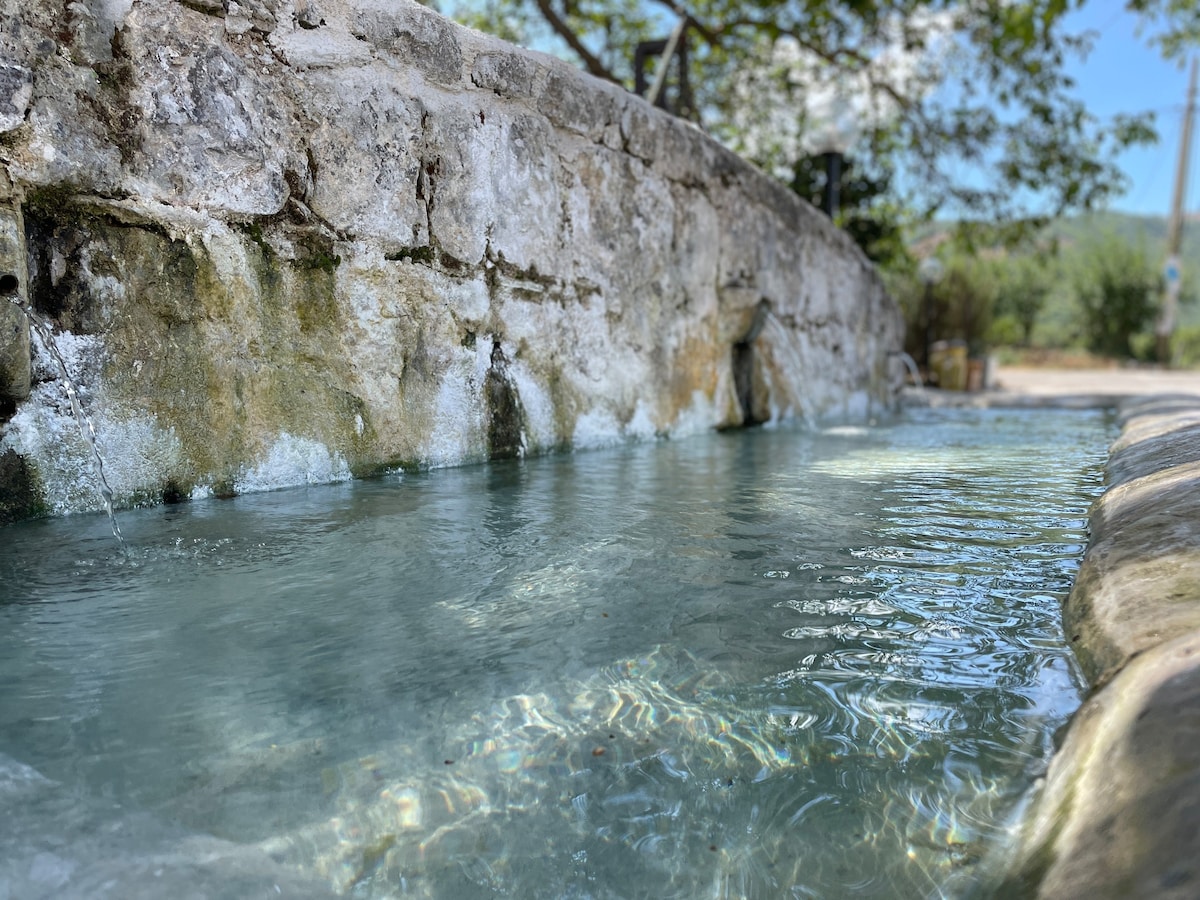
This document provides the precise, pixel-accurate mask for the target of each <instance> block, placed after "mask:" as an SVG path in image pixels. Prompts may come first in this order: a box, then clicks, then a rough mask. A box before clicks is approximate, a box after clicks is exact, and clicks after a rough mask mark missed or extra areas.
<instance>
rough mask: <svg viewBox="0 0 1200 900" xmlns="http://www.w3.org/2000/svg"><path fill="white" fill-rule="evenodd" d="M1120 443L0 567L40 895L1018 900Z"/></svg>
mask: <svg viewBox="0 0 1200 900" xmlns="http://www.w3.org/2000/svg"><path fill="white" fill-rule="evenodd" d="M1111 437H1112V432H1111V426H1110V424H1109V422H1108V420H1107V419H1106V418H1105V417H1104V416H1103V415H1102V414H1099V413H1077V412H1061V411H1056V412H1021V413H1009V412H996V411H972V412H964V411H955V412H937V411H916V412H912V413H909V414H908V415H907V416H906V418H905V419H903V420H901V421H899V422H897V423H895V424H892V425H884V426H880V427H878V428H874V429H870V430H866V429H849V428H848V429H831V430H829V431H826V432H824V433H821V434H813V433H809V432H803V431H789V430H778V431H758V432H750V433H741V434H726V435H712V436H708V437H701V438H697V439H693V440H687V441H679V442H661V443H657V444H653V445H643V446H638V447H633V448H621V449H615V450H610V451H598V452H593V453H587V454H581V455H577V456H564V457H554V458H546V459H537V460H529V461H525V462H523V463H512V464H504V465H493V466H486V467H477V468H472V469H461V470H446V471H438V472H432V473H428V474H421V475H408V476H404V477H403V478H394V479H384V480H380V481H375V482H365V483H353V484H346V485H341V486H333V487H321V488H312V489H308V490H294V491H281V492H278V493H273V494H266V495H258V496H244V497H240V498H238V499H236V500H232V501H224V502H222V501H205V502H197V503H192V504H187V505H183V506H178V507H164V508H159V509H152V510H145V511H140V512H136V513H126V514H125V515H124V516H123V518H122V527H123V529H124V531H125V533H126V536H127V539H128V541H129V545H130V550H129V554H128V556H127V557H123V556H122V555H121V554H120V553H119V552H117V550H116V549H115V547H114V546H113V542H112V537H111V535H110V534H109V531H108V525H107V522H106V521H104V520H103V519H100V518H95V517H79V518H75V519H70V520H57V521H47V522H40V523H33V524H26V525H21V526H12V527H8V528H3V529H0V805H2V806H3V807H4V809H5V813H6V814H5V815H3V816H0V896H12V897H21V898H36V897H88V898H91V897H101V896H109V897H121V898H130V897H147V898H149V897H167V896H170V897H183V896H208V897H229V898H243V897H258V896H264V897H266V896H271V897H275V896H280V895H284V896H291V897H301V896H303V897H309V896H314V897H315V896H325V895H328V894H329V893H331V892H336V893H342V894H348V895H350V896H354V897H391V896H413V897H436V898H477V897H479V898H486V897H499V896H505V897H516V898H538V897H545V898H566V897H577V898H584V897H594V898H675V897H678V898H699V897H754V898H780V897H827V898H841V897H848V896H856V897H886V898H903V897H927V896H966V895H970V894H975V893H979V892H980V891H982V892H983V893H986V884H987V876H988V872H989V871H990V860H991V859H992V858H993V855H994V851H995V849H996V848H997V847H1000V848H1002V847H1003V846H1004V844H1005V841H1007V840H1008V835H1009V826H1010V824H1011V820H1012V817H1013V815H1014V813H1015V812H1016V810H1017V808H1018V806H1019V803H1020V801H1021V798H1022V795H1023V794H1024V793H1025V792H1026V791H1027V790H1028V788H1029V786H1030V784H1031V783H1032V780H1033V779H1034V778H1035V777H1036V775H1037V774H1038V773H1039V772H1040V771H1041V770H1042V768H1043V767H1044V765H1045V761H1046V759H1047V756H1048V754H1049V752H1050V746H1051V736H1052V734H1053V732H1054V730H1055V729H1056V728H1058V727H1059V726H1060V725H1061V724H1062V723H1063V722H1064V721H1065V720H1066V718H1067V716H1068V715H1069V714H1070V712H1071V711H1072V710H1073V709H1074V708H1075V707H1076V705H1077V704H1078V702H1079V698H1080V689H1081V682H1080V680H1079V678H1078V676H1077V674H1076V672H1075V669H1074V666H1073V663H1072V661H1071V659H1070V655H1069V652H1068V650H1067V649H1066V648H1065V646H1064V642H1063V636H1062V634H1061V631H1060V619H1059V604H1060V602H1061V599H1062V598H1063V596H1064V595H1065V593H1066V591H1067V590H1068V589H1069V587H1070V583H1071V579H1072V577H1073V575H1074V572H1075V569H1076V566H1077V564H1078V560H1079V557H1080V555H1081V553H1082V550H1083V546H1084V542H1085V522H1086V513H1087V508H1088V505H1089V504H1090V502H1091V500H1092V499H1094V498H1095V496H1096V495H1097V494H1098V493H1099V490H1100V486H1101V466H1102V463H1103V459H1104V452H1105V447H1106V446H1107V443H1108V441H1109V440H1110V438H1111ZM6 891H7V894H6ZM189 892H191V893H189Z"/></svg>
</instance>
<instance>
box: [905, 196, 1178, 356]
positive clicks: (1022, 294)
mask: <svg viewBox="0 0 1200 900" xmlns="http://www.w3.org/2000/svg"><path fill="white" fill-rule="evenodd" d="M1189 245H1192V246H1197V247H1200V233H1191V232H1188V231H1187V230H1186V229H1185V245H1184V254H1183V256H1184V259H1185V260H1186V259H1189V258H1192V259H1194V258H1197V257H1196V256H1195V255H1194V252H1193V254H1189V252H1188V249H1187V248H1188V246H1189ZM910 249H912V250H913V251H914V252H915V253H917V254H918V255H921V256H925V255H936V256H937V257H938V258H939V259H940V260H941V261H942V263H943V264H944V266H945V275H944V276H943V277H942V278H941V279H940V280H939V281H938V283H937V284H935V285H933V286H932V287H931V289H930V293H931V300H932V304H931V306H932V310H933V328H932V332H933V333H932V339H933V340H943V339H962V340H966V341H967V342H968V345H969V347H970V349H971V351H972V352H973V353H981V352H985V351H986V352H999V353H1001V354H1002V355H1003V356H1005V357H1007V358H1010V359H1026V360H1029V359H1033V360H1037V359H1041V358H1047V357H1051V356H1055V355H1057V356H1059V357H1062V356H1063V355H1073V356H1076V357H1078V358H1080V359H1082V360H1091V361H1096V359H1097V358H1103V359H1111V360H1136V361H1144V362H1149V361H1152V360H1153V358H1154V349H1155V348H1154V334H1153V330H1154V323H1155V318H1156V315H1157V311H1158V307H1159V303H1160V302H1161V298H1162V292H1163V283H1162V275H1161V272H1162V265H1163V260H1164V258H1165V255H1166V221H1165V219H1162V218H1155V217H1138V216H1127V215H1121V214H1119V213H1103V214H1096V215H1092V216H1083V217H1077V218H1071V219H1063V220H1059V221H1055V222H1053V223H1051V225H1050V226H1048V227H1047V228H1046V229H1044V230H1043V231H1042V232H1041V233H1040V234H1039V235H1038V236H1037V238H1036V239H1035V240H1033V241H1031V242H1029V243H1028V244H1025V245H1023V247H1021V248H1013V247H1011V246H1006V245H1004V244H1003V243H1001V242H994V243H990V244H984V243H977V242H964V241H963V240H962V239H961V234H960V233H959V232H958V231H956V230H954V229H952V228H950V227H947V228H945V229H944V230H942V231H934V230H931V229H925V231H924V234H923V236H922V239H921V241H920V242H919V243H918V244H917V245H916V246H915V247H912V248H910ZM885 277H886V278H887V281H888V284H889V287H890V288H891V290H892V292H893V294H894V295H895V296H896V297H897V298H898V299H899V300H900V302H901V305H902V307H903V308H904V311H905V315H906V317H907V320H908V323H909V333H908V341H907V343H908V350H909V352H910V353H912V354H913V356H915V357H917V358H918V359H920V358H921V353H922V351H923V344H924V327H923V323H924V309H925V287H924V285H922V284H921V282H920V280H919V278H918V277H917V273H916V268H915V266H913V265H912V264H911V262H908V263H902V264H900V265H894V266H892V267H891V268H890V269H889V270H888V271H887V273H886V275H885ZM1198 280H1200V271H1198V270H1197V269H1196V267H1195V266H1187V265H1186V264H1185V271H1184V275H1183V285H1184V289H1183V294H1182V296H1181V298H1180V299H1181V307H1180V324H1179V327H1178V329H1177V330H1176V335H1175V340H1174V342H1173V354H1172V356H1173V359H1172V362H1173V364H1175V365H1179V366H1200V305H1197V304H1196V303H1194V302H1193V298H1194V297H1195V295H1196V289H1195V285H1196V284H1197V283H1198Z"/></svg>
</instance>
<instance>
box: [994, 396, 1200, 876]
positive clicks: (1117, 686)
mask: <svg viewBox="0 0 1200 900" xmlns="http://www.w3.org/2000/svg"><path fill="white" fill-rule="evenodd" d="M1122 420H1123V421H1122V425H1123V429H1122V433H1121V436H1120V438H1119V439H1118V440H1117V442H1116V444H1114V446H1113V448H1112V454H1111V458H1110V461H1109V465H1108V481H1109V488H1108V490H1107V492H1106V493H1105V494H1104V496H1103V497H1102V498H1101V499H1100V500H1099V501H1098V502H1097V504H1096V506H1095V507H1094V509H1093V511H1092V520H1091V525H1092V534H1091V539H1090V541H1089V545H1088V550H1087V553H1086V555H1085V556H1084V560H1083V564H1082V566H1081V567H1080V570H1079V574H1078V575H1077V577H1076V582H1075V586H1074V588H1073V589H1072V591H1071V595H1070V597H1069V598H1068V600H1067V604H1066V608H1065V611H1064V618H1065V626H1066V632H1067V637H1068V639H1069V640H1070V641H1071V642H1072V646H1073V647H1074V648H1075V650H1076V653H1077V655H1078V657H1079V660H1080V662H1081V664H1082V665H1083V668H1084V671H1085V673H1086V675H1087V677H1088V679H1089V680H1090V681H1091V682H1092V684H1093V685H1094V686H1095V689H1094V690H1093V692H1092V694H1091V696H1090V697H1089V698H1088V700H1087V702H1085V703H1084V705H1083V706H1082V707H1081V709H1080V710H1079V712H1078V713H1076V715H1075V717H1074V718H1073V719H1072V721H1071V724H1070V726H1069V728H1068V731H1067V735H1066V739H1065V741H1064V743H1063V745H1062V747H1061V749H1060V750H1059V752H1058V753H1057V754H1056V755H1055V757H1054V760H1053V762H1052V764H1051V766H1050V770H1049V773H1048V775H1047V777H1046V783H1045V787H1044V789H1043V790H1042V792H1041V795H1040V797H1039V798H1038V800H1037V802H1036V804H1035V806H1034V808H1033V811H1032V814H1031V815H1030V816H1029V818H1028V820H1027V822H1026V824H1025V827H1024V831H1023V836H1022V845H1021V850H1020V853H1019V854H1018V858H1017V859H1016V861H1015V864H1014V865H1013V866H1012V868H1011V872H1012V874H1011V876H1010V878H1009V880H1008V882H1007V883H1006V885H1005V889H1004V890H1003V891H1002V892H1001V895H1002V896H1013V897H1034V896H1036V897H1045V898H1055V900H1063V898H1081V900H1082V898H1088V900H1097V898H1109V897H1112V898H1117V897H1138V898H1181V900H1182V898H1185V897H1187V898H1191V897H1196V896H1197V895H1198V894H1200V516H1198V514H1197V510H1198V509H1200V398H1197V397H1150V398H1146V399H1143V400H1137V401H1132V402H1129V403H1128V404H1127V405H1126V406H1125V407H1124V408H1123V410H1122Z"/></svg>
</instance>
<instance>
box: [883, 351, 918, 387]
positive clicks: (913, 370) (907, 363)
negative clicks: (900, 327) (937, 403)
mask: <svg viewBox="0 0 1200 900" xmlns="http://www.w3.org/2000/svg"><path fill="white" fill-rule="evenodd" d="M888 356H889V357H894V358H898V359H899V360H900V361H901V362H902V363H904V367H905V368H906V369H908V374H909V375H911V376H912V380H913V384H914V385H915V386H916V388H917V393H918V394H920V393H923V392H924V385H923V383H922V381H921V370H920V369H918V368H917V361H916V360H915V359H913V358H912V357H911V356H910V355H909V354H907V353H905V352H904V351H903V350H893V351H892V352H891V353H889V354H888Z"/></svg>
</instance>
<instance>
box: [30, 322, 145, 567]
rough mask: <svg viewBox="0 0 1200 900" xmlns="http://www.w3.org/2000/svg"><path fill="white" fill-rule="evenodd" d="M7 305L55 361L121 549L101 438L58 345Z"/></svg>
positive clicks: (50, 333) (44, 328)
mask: <svg viewBox="0 0 1200 900" xmlns="http://www.w3.org/2000/svg"><path fill="white" fill-rule="evenodd" d="M10 302H11V303H12V304H13V305H14V306H16V307H17V308H18V309H19V310H21V312H22V313H24V314H25V318H26V319H27V320H28V321H29V327H30V328H32V329H33V332H34V334H35V335H36V336H37V339H38V341H39V342H40V343H41V345H42V348H43V349H44V350H45V351H46V352H47V353H48V354H49V355H50V358H51V359H52V360H53V361H54V368H55V369H56V370H57V372H58V377H59V381H60V382H61V384H62V387H63V391H64V392H65V393H66V395H67V400H68V402H69V403H70V406H71V414H72V415H73V416H74V417H75V424H76V425H78V427H79V434H80V436H81V437H82V438H83V440H84V441H85V442H86V443H87V446H88V447H89V448H90V450H91V464H92V472H93V474H94V475H95V487H96V490H97V492H98V493H99V494H100V499H101V501H102V502H103V504H104V511H105V513H106V514H107V516H108V524H109V528H110V529H111V530H112V535H113V537H114V538H116V541H117V546H118V547H121V548H122V549H124V546H125V539H124V538H123V537H122V535H121V526H120V524H119V523H118V522H117V513H116V508H115V506H114V494H113V489H112V487H110V486H109V483H108V478H107V477H106V476H105V474H104V454H103V453H102V452H101V450H100V438H99V435H97V434H96V426H95V424H94V423H93V422H92V420H91V417H90V416H88V414H87V413H86V412H84V410H83V404H82V402H81V401H80V399H79V389H78V386H77V385H76V384H75V380H74V379H73V378H72V377H71V373H70V371H69V370H68V369H67V362H66V360H65V359H63V355H62V353H61V352H60V351H59V348H58V344H57V342H56V341H55V340H54V332H53V331H52V330H51V328H50V326H49V325H47V324H46V323H44V322H42V321H41V319H39V318H38V316H37V314H36V313H34V312H33V310H31V309H30V308H29V307H27V306H23V305H22V304H21V303H20V302H18V301H17V300H10Z"/></svg>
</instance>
